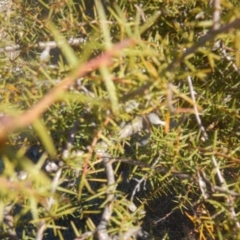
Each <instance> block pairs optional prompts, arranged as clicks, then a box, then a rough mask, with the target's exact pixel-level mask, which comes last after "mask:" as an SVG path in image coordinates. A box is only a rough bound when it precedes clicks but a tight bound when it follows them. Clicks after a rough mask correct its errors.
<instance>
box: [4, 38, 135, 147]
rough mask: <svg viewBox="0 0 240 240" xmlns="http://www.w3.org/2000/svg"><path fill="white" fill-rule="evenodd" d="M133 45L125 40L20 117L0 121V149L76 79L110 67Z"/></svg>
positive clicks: (129, 40) (66, 79)
mask: <svg viewBox="0 0 240 240" xmlns="http://www.w3.org/2000/svg"><path fill="white" fill-rule="evenodd" d="M135 43H136V40H133V39H126V40H124V41H122V42H119V43H117V44H116V45H114V46H113V48H112V49H110V50H108V51H106V52H105V53H103V54H102V55H100V56H98V57H96V58H94V59H92V60H90V61H88V62H87V63H85V64H83V65H81V66H80V67H78V68H77V69H76V70H75V71H73V72H72V73H71V74H70V75H69V76H67V77H66V78H65V79H63V80H62V82H60V83H59V84H58V85H57V86H55V87H54V88H53V89H52V90H50V91H49V92H48V93H47V94H46V95H45V96H44V97H43V98H42V99H41V100H40V101H39V102H38V103H37V104H36V105H35V106H33V107H32V108H30V109H29V110H27V111H26V112H24V113H23V114H22V115H20V116H18V117H7V118H6V117H5V119H4V121H2V120H1V119H0V147H1V146H3V144H4V142H5V139H6V137H7V136H8V134H10V133H11V132H13V131H15V130H17V129H20V128H23V127H26V126H28V125H30V124H31V123H33V122H34V121H35V120H36V119H38V118H39V117H40V116H41V115H42V114H43V112H45V111H46V110H47V109H48V108H49V107H50V106H51V104H53V103H54V102H55V101H56V100H57V99H58V97H59V96H60V95H61V94H62V93H63V92H64V91H66V90H67V89H68V88H69V87H70V86H71V85H72V84H73V82H74V81H75V80H76V79H77V78H80V77H83V76H85V75H86V74H88V73H89V72H91V71H94V70H96V69H98V68H99V67H100V66H109V65H111V64H112V58H113V57H114V56H116V55H118V54H119V53H120V50H122V49H123V48H125V47H128V46H130V45H133V44H135Z"/></svg>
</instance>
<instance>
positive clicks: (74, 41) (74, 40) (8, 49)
mask: <svg viewBox="0 0 240 240" xmlns="http://www.w3.org/2000/svg"><path fill="white" fill-rule="evenodd" d="M85 41H86V39H84V38H70V39H69V40H68V41H67V42H68V44H69V45H70V46H78V45H79V44H80V43H84V42H85ZM47 47H49V48H50V49H52V48H56V47H58V44H57V43H56V42H55V41H49V42H39V43H36V44H34V45H30V46H28V48H40V49H45V48H47ZM20 49H21V45H19V44H13V45H8V46H5V47H1V48H0V53H2V52H15V51H17V50H20Z"/></svg>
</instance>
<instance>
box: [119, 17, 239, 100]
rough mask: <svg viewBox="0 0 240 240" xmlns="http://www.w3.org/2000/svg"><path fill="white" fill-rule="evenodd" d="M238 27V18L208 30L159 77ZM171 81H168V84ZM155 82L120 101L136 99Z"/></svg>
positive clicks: (173, 70)
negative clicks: (215, 39) (207, 44)
mask: <svg viewBox="0 0 240 240" xmlns="http://www.w3.org/2000/svg"><path fill="white" fill-rule="evenodd" d="M238 27H240V18H236V19H235V20H234V21H233V22H231V23H228V24H226V25H224V26H222V27H220V28H218V29H213V30H210V31H209V32H208V33H206V34H205V35H204V36H202V37H201V38H200V39H199V40H198V41H197V43H196V44H195V45H193V46H192V47H190V48H187V49H186V50H185V51H184V52H183V53H182V55H180V57H176V58H175V59H174V60H173V61H172V62H171V63H170V64H169V65H168V66H167V68H165V69H163V70H162V72H161V73H160V76H161V77H162V76H165V75H166V74H167V73H170V74H173V73H174V72H175V71H176V69H177V68H178V67H179V66H180V65H181V63H182V62H183V60H184V59H185V58H186V57H187V56H189V55H190V54H193V53H195V52H196V51H197V50H198V49H199V48H200V47H203V46H204V45H205V44H206V43H207V42H209V41H211V40H213V39H214V38H215V37H216V36H217V35H219V34H221V33H227V32H229V31H231V30H233V29H236V28H238ZM170 80H171V79H169V82H170ZM154 83H155V82H148V83H146V84H145V85H143V86H141V87H139V88H137V89H135V90H133V91H132V92H130V93H128V94H126V95H124V96H123V97H122V98H121V101H123V102H125V101H128V100H129V99H131V98H133V97H136V96H138V95H140V94H143V93H144V92H145V91H146V90H148V89H149V88H150V87H151V86H153V85H154Z"/></svg>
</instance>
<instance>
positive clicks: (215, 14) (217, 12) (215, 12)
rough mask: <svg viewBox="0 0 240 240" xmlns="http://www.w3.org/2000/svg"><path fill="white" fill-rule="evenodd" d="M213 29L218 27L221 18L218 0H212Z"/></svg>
mask: <svg viewBox="0 0 240 240" xmlns="http://www.w3.org/2000/svg"><path fill="white" fill-rule="evenodd" d="M212 6H213V30H216V29H219V27H220V20H221V4H220V0H213V2H212Z"/></svg>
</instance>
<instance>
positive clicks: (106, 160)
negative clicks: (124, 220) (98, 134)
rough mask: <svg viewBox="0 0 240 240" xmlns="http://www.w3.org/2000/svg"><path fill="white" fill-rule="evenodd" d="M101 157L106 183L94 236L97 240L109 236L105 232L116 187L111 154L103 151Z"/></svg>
mask: <svg viewBox="0 0 240 240" xmlns="http://www.w3.org/2000/svg"><path fill="white" fill-rule="evenodd" d="M102 159H103V164H104V168H105V172H106V175H107V185H108V189H107V203H106V206H105V208H104V210H103V213H102V217H101V220H100V223H99V224H98V226H97V229H96V236H97V238H98V239H99V240H108V239H110V237H109V235H108V233H107V225H108V223H109V221H110V218H111V216H112V208H113V202H114V198H115V196H114V191H115V188H116V184H115V178H114V170H113V167H112V161H111V156H110V155H109V154H108V153H104V154H103V156H102Z"/></svg>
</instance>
